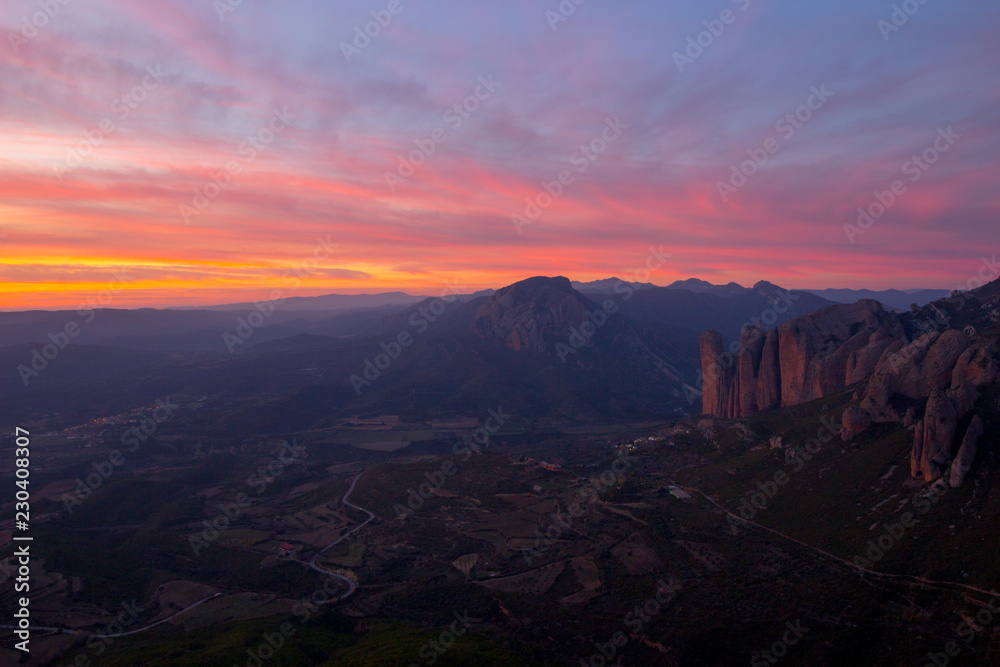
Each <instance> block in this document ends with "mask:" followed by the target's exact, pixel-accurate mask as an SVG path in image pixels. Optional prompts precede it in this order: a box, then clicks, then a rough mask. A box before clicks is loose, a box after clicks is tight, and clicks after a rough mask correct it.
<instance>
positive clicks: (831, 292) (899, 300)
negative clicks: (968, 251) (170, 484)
mask: <svg viewBox="0 0 1000 667" xmlns="http://www.w3.org/2000/svg"><path fill="white" fill-rule="evenodd" d="M805 291H806V292H810V293H811V294H815V295H816V296H820V297H823V298H824V299H829V300H830V301H836V302H837V303H857V302H858V301H862V300H864V299H873V300H875V301H878V302H879V303H881V304H883V305H886V306H889V307H890V308H895V309H896V310H909V309H910V305H911V304H914V303H915V304H917V306H918V307H922V306H926V305H927V304H929V303H930V302H932V301H937V300H938V299H944V298H947V297H948V296H950V295H951V292H950V291H948V290H943V289H917V290H898V289H890V290H882V291H872V290H867V289H821V290H805Z"/></svg>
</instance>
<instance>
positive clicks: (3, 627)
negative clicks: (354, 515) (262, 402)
mask: <svg viewBox="0 0 1000 667" xmlns="http://www.w3.org/2000/svg"><path fill="white" fill-rule="evenodd" d="M363 474H364V471H363V470H362V471H361V472H359V473H358V475H357V477H355V478H354V479H353V480H351V486H350V487H348V489H347V493H345V494H344V497H343V498H342V499H341V502H343V503H344V504H345V505H347V506H348V507H351V508H354V509H356V510H359V511H361V512H364V513H365V514H367V515H368V518H367V519H365V520H364V521H362V522H361V523H359V524H358V525H357V526H355V527H354V528H352V529H351V530H349V531H347V532H346V533H344V534H343V535H341V536H340V537H338V538H337V539H336V540H334V541H333V542H330V544H328V545H326V546H325V547H323V548H322V549H320V550H319V552H317V553H316V555H315V556H313V557H312V558H311V559H310V560H309V561H308V562H306V561H302V560H295V562H296V563H302V564H303V565H308V566H309V567H311V568H312V569H314V570H316V571H317V572H320V573H322V574H325V575H327V576H330V577H334V578H336V579H340V580H341V581H343V582H344V583H345V584H346V585H347V592H346V593H344V594H343V595H341V596H340V597H339V598H337V600H343V599H344V598H346V597H347V596H349V595H351V594H352V593H354V591H355V590H357V588H358V585H357V584H356V583H354V580H353V579H351V578H350V577H346V576H344V575H342V574H338V573H337V572H331V571H330V570H327V569H325V568H322V567H320V566H319V565H317V564H316V560H317V559H318V558H319V557H320V556H322V555H323V552H324V551H326V550H327V549H330V548H332V547H335V546H337V545H338V544H340V543H341V542H343V541H344V540H346V539H347V538H348V537H350V536H351V535H353V534H354V533H356V532H357V531H359V530H361V529H362V528H364V527H365V526H367V525H368V524H369V523H371V522H372V520H373V519H375V515H374V514H373V513H372V512H370V511H368V510H366V509H365V508H364V507H359V506H358V505H355V504H354V503H352V502H350V501H349V500H348V499H347V498H348V497H349V496H350V495H351V492H353V491H354V486H355V485H356V484H357V483H358V480H359V479H361V475H363ZM293 560H294V559H293ZM220 595H222V593H214V594H212V595H209V596H208V597H206V598H202V599H201V600H198V601H197V602H195V603H194V604H191V605H188V606H187V607H184V609H181V610H180V611H178V612H177V613H175V614H172V615H170V616H168V617H167V618H164V619H161V620H159V621H157V622H156V623H150V624H149V625H145V626H143V627H141V628H136V629H134V630H129V631H127V632H119V633H116V634H111V635H99V634H93V635H91V636H93V637H97V638H99V639H114V638H116V637H125V636H128V635H136V634H139V633H140V632H146V631H147V630H151V629H153V628H155V627H156V626H158V625H163V624H164V623H169V622H170V621H172V620H174V619H175V618H177V617H178V616H180V615H181V614H184V613H186V612H188V611H190V610H191V609H194V608H195V607H197V606H199V605H202V604H204V603H206V602H208V601H209V600H214V599H215V598H217V597H219V596H220ZM18 629H21V630H23V629H25V628H19V627H18V626H16V625H0V630H18ZM27 629H28V630H43V631H47V632H61V633H63V634H67V635H81V634H86V635H89V634H90V633H88V632H86V631H80V630H70V629H68V628H55V627H46V626H40V625H33V626H30V627H28V628H27Z"/></svg>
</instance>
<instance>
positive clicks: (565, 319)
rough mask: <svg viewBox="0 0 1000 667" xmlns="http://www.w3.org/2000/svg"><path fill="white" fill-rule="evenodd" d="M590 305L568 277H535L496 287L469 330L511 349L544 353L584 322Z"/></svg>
mask: <svg viewBox="0 0 1000 667" xmlns="http://www.w3.org/2000/svg"><path fill="white" fill-rule="evenodd" d="M591 305H592V304H591V303H590V302H589V301H588V300H587V298H586V297H584V296H583V295H582V294H580V293H579V292H577V291H576V290H574V289H573V286H572V285H571V284H570V281H569V279H568V278H564V277H562V276H558V277H555V278H548V277H544V276H536V277H534V278H528V279H527V280H522V281H520V282H517V283H514V284H513V285H508V286H507V287H504V288H503V289H501V290H498V291H497V292H496V294H494V295H493V296H492V297H490V299H489V301H487V302H486V303H485V304H483V305H482V306H481V307H480V309H479V312H478V313H476V319H475V321H474V322H473V325H472V330H473V331H474V332H475V333H476V334H477V335H478V336H480V337H481V338H483V339H486V340H495V341H498V342H502V343H503V344H504V345H505V346H507V347H508V348H510V349H511V350H515V351H525V350H528V351H532V352H544V351H545V350H546V349H547V346H548V345H549V344H551V343H552V341H553V340H554V339H555V338H556V337H558V336H561V335H563V334H564V332H566V331H567V330H568V329H569V328H570V327H571V326H574V325H579V324H580V323H581V322H582V321H584V320H585V319H586V317H587V309H588V307H589V306H591Z"/></svg>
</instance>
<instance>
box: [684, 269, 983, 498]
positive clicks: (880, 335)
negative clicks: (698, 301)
mask: <svg viewBox="0 0 1000 667" xmlns="http://www.w3.org/2000/svg"><path fill="white" fill-rule="evenodd" d="M998 324H1000V281H994V282H993V283H990V284H989V285H986V286H984V287H982V288H979V289H977V290H974V291H972V292H964V293H955V294H953V295H952V297H951V298H949V299H944V300H941V301H938V302H935V303H932V304H929V305H928V306H925V307H924V308H919V309H917V308H915V309H914V310H913V311H911V312H909V313H902V314H895V313H890V312H888V311H886V310H885V309H884V308H883V307H882V306H881V305H880V304H879V303H878V302H875V301H859V302H858V303H855V304H850V305H844V306H833V307H830V308H824V309H823V310H820V311H817V312H815V313H812V314H809V315H806V316H804V317H799V318H796V319H794V320H790V321H788V322H786V323H784V324H782V325H781V326H780V327H778V328H777V329H771V330H767V331H765V330H764V328H763V326H762V325H761V324H760V323H758V324H757V325H756V326H753V327H744V330H743V334H742V336H741V340H740V342H739V345H738V349H737V347H736V346H733V348H732V349H731V350H726V348H725V345H724V341H723V340H722V336H721V335H719V334H718V333H717V332H715V331H709V332H706V333H705V334H703V335H702V337H701V356H702V372H703V374H704V388H703V396H702V398H703V410H704V412H705V413H706V414H710V415H713V416H716V417H724V418H737V417H747V416H749V415H751V414H753V413H755V412H757V411H759V410H766V409H769V408H774V407H778V406H791V405H799V404H801V403H806V402H808V401H812V400H815V399H818V398H823V397H824V396H828V395H830V394H833V393H836V392H839V391H842V390H844V389H845V388H847V387H851V386H855V387H856V393H855V399H856V401H857V402H856V403H855V404H853V405H851V406H849V407H848V408H847V409H846V410H845V412H844V415H843V426H844V429H843V432H842V437H843V438H844V439H845V440H851V439H853V438H855V437H857V436H858V435H860V434H861V433H864V432H865V431H866V430H868V428H869V427H870V426H871V424H873V423H885V422H898V423H902V424H903V425H904V426H905V427H907V428H912V429H913V450H912V454H911V457H910V458H911V460H910V470H911V474H912V475H913V476H914V477H923V478H924V479H925V480H926V481H934V480H936V479H938V478H939V477H942V476H944V475H948V476H949V481H950V482H951V484H952V485H953V486H959V485H961V484H962V483H963V481H964V479H965V476H966V475H967V474H968V472H969V469H970V468H971V466H972V461H973V459H974V458H975V455H976V450H977V445H978V441H979V438H980V437H981V436H982V434H983V422H982V419H981V418H980V417H979V415H977V414H975V412H976V410H977V405H978V404H979V402H980V399H981V397H982V390H983V388H984V387H985V386H986V385H990V384H992V383H995V382H997V380H998V376H1000V362H998V350H1000V344H998V338H1000V327H998ZM980 409H982V406H980Z"/></svg>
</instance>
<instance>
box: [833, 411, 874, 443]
mask: <svg viewBox="0 0 1000 667" xmlns="http://www.w3.org/2000/svg"><path fill="white" fill-rule="evenodd" d="M871 424H872V417H871V415H869V414H868V413H867V412H865V411H864V410H862V409H861V408H860V407H859V406H857V405H852V406H850V407H849V408H847V409H846V410H844V417H843V419H842V421H841V425H842V426H843V430H841V432H840V437H841V438H842V439H844V440H845V441H849V440H853V439H854V438H855V437H857V436H859V435H861V434H862V433H864V432H865V431H867V430H868V427H869V426H871Z"/></svg>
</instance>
